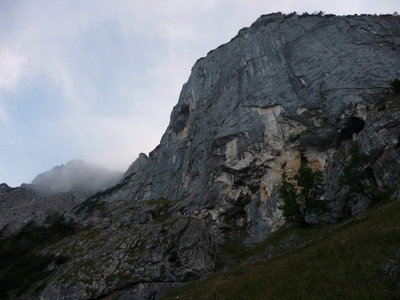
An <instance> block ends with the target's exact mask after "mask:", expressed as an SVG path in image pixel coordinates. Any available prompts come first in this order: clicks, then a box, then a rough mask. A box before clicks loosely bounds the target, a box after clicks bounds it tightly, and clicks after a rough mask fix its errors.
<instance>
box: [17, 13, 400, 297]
mask: <svg viewBox="0 0 400 300" xmlns="http://www.w3.org/2000/svg"><path fill="white" fill-rule="evenodd" d="M399 54H400V17H398V16H362V17H361V16H353V17H336V16H326V17H323V16H306V17H298V16H285V15H282V14H271V15H265V16H262V17H260V18H259V19H258V20H257V21H256V22H255V23H254V24H253V25H252V26H251V27H249V28H246V29H243V30H241V31H240V32H239V34H238V35H237V36H236V37H235V38H234V39H232V40H231V41H230V42H229V43H227V44H225V45H222V46H220V47H219V48H217V49H216V50H213V51H211V52H210V53H209V54H208V55H207V56H206V57H205V58H202V59H200V60H199V61H197V62H196V64H195V65H194V67H193V69H192V73H191V75H190V78H189V80H188V82H187V83H186V84H185V85H184V87H183V89H182V92H181V95H180V98H179V101H178V104H177V105H176V106H175V107H174V109H173V111H172V114H171V120H170V124H169V126H168V128H167V130H166V132H165V134H164V135H163V137H162V139H161V143H160V145H159V146H158V147H156V149H154V151H152V152H151V153H150V154H149V155H148V156H147V155H145V154H141V155H140V156H139V158H138V159H137V160H136V161H135V162H134V163H133V164H132V165H131V166H130V168H129V169H128V171H127V173H126V174H125V175H124V177H123V178H122V180H121V181H120V182H119V183H118V184H117V185H115V186H113V187H111V188H109V189H107V190H105V191H102V192H99V193H97V194H95V195H93V196H91V197H90V198H88V199H87V200H86V201H85V202H83V203H82V204H81V205H79V206H78V207H76V208H75V209H74V210H73V211H72V212H71V213H70V214H69V217H70V218H73V219H74V220H75V221H76V222H79V223H80V230H79V231H78V232H76V233H75V232H74V234H73V235H69V236H67V237H65V238H64V239H62V240H59V241H57V243H53V244H52V245H47V244H46V245H45V246H40V247H39V246H38V247H36V248H35V249H34V250H35V251H36V253H39V254H40V255H43V256H45V257H50V258H51V257H65V258H67V259H65V260H64V261H63V263H62V264H56V263H55V261H54V263H53V262H52V261H51V259H49V260H48V263H49V265H48V266H46V268H47V269H45V270H46V272H48V273H45V275H43V274H42V275H43V276H41V277H40V280H37V281H36V282H30V286H29V288H28V291H27V292H25V294H24V296H25V297H30V296H32V297H41V299H96V298H110V299H113V298H117V299H118V298H120V299H154V298H157V297H159V296H160V295H162V294H163V293H164V292H165V291H166V290H167V289H169V288H171V287H174V286H177V285H179V284H181V283H183V282H186V281H190V280H195V279H198V278H202V277H204V276H206V275H207V274H209V273H210V272H212V271H215V270H216V269H219V268H221V267H224V266H226V265H228V266H229V265H230V264H232V263H233V262H234V260H233V261H232V259H231V258H230V257H229V255H225V251H224V249H225V248H227V247H228V248H229V245H231V244H237V245H241V246H243V245H250V244H252V243H256V242H260V241H262V240H264V239H265V238H266V237H268V236H269V235H270V234H271V233H272V232H274V231H276V230H277V229H279V228H280V227H281V226H282V225H283V224H284V219H283V217H282V212H281V211H280V209H279V208H278V207H279V204H280V199H279V192H278V191H279V185H280V183H281V179H282V178H281V177H282V174H283V172H284V171H286V172H287V173H288V174H289V175H292V174H294V173H295V172H296V171H297V169H298V167H299V165H300V161H301V160H305V161H307V162H308V164H309V165H310V166H311V167H312V168H314V169H317V170H321V171H323V174H324V178H325V180H326V185H325V188H326V190H325V195H324V198H325V199H326V200H327V201H329V203H330V209H329V212H328V213H326V214H325V215H322V216H320V217H319V218H317V217H316V216H312V215H310V216H307V217H308V220H309V221H311V222H325V223H335V222H339V221H341V220H343V219H346V218H348V217H350V216H353V215H357V214H359V213H360V212H362V211H364V210H365V209H366V208H368V207H370V206H371V205H374V204H375V203H379V201H381V200H382V199H392V200H396V199H398V198H399V192H400V191H399V188H398V187H399V170H400V147H399V146H400V143H399V132H400V113H399V109H400V105H398V103H399V99H398V97H395V95H393V94H392V91H391V89H390V87H389V83H390V82H391V81H392V80H393V79H394V78H396V77H400V69H399V68H398V66H399V65H400V55H399ZM361 175H362V176H361ZM20 297H21V296H20Z"/></svg>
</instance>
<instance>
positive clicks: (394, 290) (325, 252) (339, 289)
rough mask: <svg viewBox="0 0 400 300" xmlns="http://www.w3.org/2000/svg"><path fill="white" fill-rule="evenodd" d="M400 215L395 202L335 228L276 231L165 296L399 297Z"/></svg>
mask: <svg viewBox="0 0 400 300" xmlns="http://www.w3.org/2000/svg"><path fill="white" fill-rule="evenodd" d="M399 216H400V202H399V201H397V202H394V203H389V204H385V205H384V206H382V207H378V208H375V209H373V210H371V211H369V212H368V213H366V214H365V215H363V216H362V217H357V218H353V219H350V220H348V221H347V222H345V223H342V224H339V225H336V226H332V225H331V226H318V227H314V228H290V229H284V230H280V231H278V232H276V233H275V234H274V235H272V236H271V237H270V238H268V239H267V240H266V241H264V242H263V243H262V244H259V245H257V246H256V247H255V248H251V249H243V248H242V249H241V251H237V250H236V251H237V253H236V256H237V257H239V258H241V259H242V260H244V261H245V262H244V263H242V264H240V265H238V266H236V267H234V268H232V269H230V270H228V271H226V272H222V271H221V272H219V273H217V274H215V275H212V276H210V277H209V278H207V279H206V280H203V281H199V282H197V283H194V284H189V285H187V286H183V287H181V288H178V289H176V290H172V291H171V292H169V293H168V295H167V296H166V297H165V298H164V299H398V298H399V297H400V285H399V282H400V248H399V246H400V222H399ZM246 260H247V261H248V262H246ZM239 261H240V260H239Z"/></svg>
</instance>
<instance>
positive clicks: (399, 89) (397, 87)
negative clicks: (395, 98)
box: [390, 78, 400, 95]
mask: <svg viewBox="0 0 400 300" xmlns="http://www.w3.org/2000/svg"><path fill="white" fill-rule="evenodd" d="M390 86H391V87H392V89H393V93H394V94H395V95H400V79H398V78H396V79H395V80H393V81H392V82H391V83H390Z"/></svg>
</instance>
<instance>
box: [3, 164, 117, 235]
mask: <svg viewBox="0 0 400 300" xmlns="http://www.w3.org/2000/svg"><path fill="white" fill-rule="evenodd" d="M121 177H122V174H121V173H119V172H112V171H108V170H105V169H101V168H98V167H96V166H91V165H88V164H86V163H85V162H83V161H77V160H74V161H71V162H69V163H68V164H66V165H65V166H64V165H61V166H57V167H55V168H53V169H52V170H50V171H48V172H45V173H42V174H40V175H38V176H37V177H36V178H35V179H34V180H33V181H32V183H31V184H22V185H21V186H20V187H16V188H10V187H8V186H7V185H6V184H0V229H2V232H3V233H4V234H9V233H11V232H14V231H15V230H18V229H19V228H21V227H22V226H24V225H25V224H27V223H29V222H31V221H35V222H38V223H41V222H43V221H44V220H45V218H46V217H47V216H49V215H51V214H54V213H58V214H64V213H66V212H69V211H71V209H72V208H73V207H75V206H77V205H78V204H80V203H81V202H82V201H84V200H85V199H86V198H88V197H89V196H91V195H92V194H94V193H96V192H98V191H101V190H104V189H107V188H109V187H110V186H113V185H115V184H116V183H118V181H119V180H120V178H121Z"/></svg>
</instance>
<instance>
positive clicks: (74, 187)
mask: <svg viewBox="0 0 400 300" xmlns="http://www.w3.org/2000/svg"><path fill="white" fill-rule="evenodd" d="M122 175H123V173H122V172H117V171H111V170H108V169H105V168H101V167H99V166H96V165H94V164H88V163H86V162H84V161H81V160H73V161H70V162H69V163H67V164H66V165H60V166H56V167H54V168H53V169H51V170H50V171H47V172H45V173H42V174H40V175H38V176H37V177H36V178H35V179H34V180H33V181H32V187H33V188H34V189H36V190H39V191H41V192H44V193H50V194H53V193H54V194H55V193H67V192H75V193H83V194H94V193H96V192H98V191H102V190H105V189H107V188H109V187H111V186H114V185H115V184H117V183H118V182H119V181H120V179H121V178H122Z"/></svg>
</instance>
